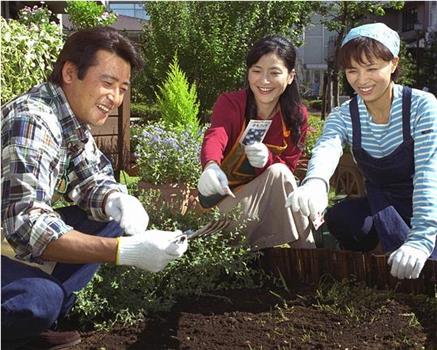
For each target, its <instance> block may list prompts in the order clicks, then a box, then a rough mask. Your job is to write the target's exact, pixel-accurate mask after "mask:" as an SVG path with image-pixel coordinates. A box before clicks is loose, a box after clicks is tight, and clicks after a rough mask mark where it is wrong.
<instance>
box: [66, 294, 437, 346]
mask: <svg viewBox="0 0 437 350" xmlns="http://www.w3.org/2000/svg"><path fill="white" fill-rule="evenodd" d="M374 293H375V297H374V298H373V297H372V298H370V299H369V300H370V301H368V299H367V298H366V305H361V306H359V307H358V308H356V309H350V310H348V309H345V310H343V311H341V312H339V311H338V308H337V309H335V308H334V307H332V308H331V309H330V308H329V305H328V304H326V303H325V304H323V305H324V306H323V307H320V306H317V305H318V302H317V298H316V294H315V291H314V289H312V288H309V287H301V288H299V290H297V291H294V292H293V293H287V296H284V293H282V294H283V295H282V296H281V295H279V294H278V293H275V292H271V291H270V290H269V289H258V290H236V291H225V292H220V293H215V294H210V295H204V296H202V297H192V298H186V299H185V300H181V301H180V302H179V303H178V304H177V305H176V306H175V307H174V308H173V310H172V312H171V313H170V314H168V315H161V316H156V317H154V318H147V319H145V320H144V322H141V323H140V324H137V325H135V326H133V327H121V326H120V327H116V328H114V329H113V330H112V331H111V332H96V331H90V332H82V343H81V344H80V345H78V346H75V347H74V348H73V349H76V350H80V349H96V350H97V349H98V350H112V349H147V350H148V349H152V350H153V349H184V350H185V349H194V350H203V349H205V350H206V349H207V350H213V349H223V350H225V349H226V350H229V349H248V350H251V349H259V350H261V349H262V350H266V349H360V350H361V349H384V350H385V349H437V315H435V314H434V312H431V314H430V310H426V307H425V308H424V307H423V305H422V304H421V303H420V302H419V303H418V302H416V301H415V300H417V297H415V298H413V297H412V296H408V295H396V296H395V295H393V294H390V293H386V292H385V293H384V292H378V291H375V292H374ZM433 310H434V309H433Z"/></svg>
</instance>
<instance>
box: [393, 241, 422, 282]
mask: <svg viewBox="0 0 437 350" xmlns="http://www.w3.org/2000/svg"><path fill="white" fill-rule="evenodd" d="M428 257H429V255H428V254H427V253H425V252H424V251H423V250H420V249H417V248H413V247H410V246H408V245H406V244H403V245H402V246H401V247H400V248H398V249H397V250H395V251H394V252H393V253H391V254H390V257H389V258H388V261H387V262H388V264H389V265H391V271H390V272H391V274H392V276H393V277H397V278H399V279H401V280H402V279H404V278H408V279H412V278H418V277H419V275H420V272H421V271H422V269H423V267H424V266H425V262H426V260H427V259H428Z"/></svg>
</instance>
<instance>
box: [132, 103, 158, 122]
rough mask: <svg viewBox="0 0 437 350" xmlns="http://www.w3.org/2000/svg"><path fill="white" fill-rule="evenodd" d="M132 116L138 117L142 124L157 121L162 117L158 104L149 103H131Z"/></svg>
mask: <svg viewBox="0 0 437 350" xmlns="http://www.w3.org/2000/svg"><path fill="white" fill-rule="evenodd" d="M130 108H131V110H130V115H131V118H138V119H139V123H140V124H144V123H146V122H147V121H157V120H158V119H159V118H160V117H161V113H160V111H159V108H158V106H156V105H154V104H147V103H134V102H133V103H131V107H130Z"/></svg>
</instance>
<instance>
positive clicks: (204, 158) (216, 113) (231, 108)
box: [200, 90, 308, 174]
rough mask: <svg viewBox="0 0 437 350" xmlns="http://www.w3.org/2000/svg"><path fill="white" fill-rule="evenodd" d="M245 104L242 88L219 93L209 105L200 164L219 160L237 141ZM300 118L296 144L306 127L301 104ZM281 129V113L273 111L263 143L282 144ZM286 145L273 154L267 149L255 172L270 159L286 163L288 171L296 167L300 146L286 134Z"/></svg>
mask: <svg viewBox="0 0 437 350" xmlns="http://www.w3.org/2000/svg"><path fill="white" fill-rule="evenodd" d="M245 107H246V90H239V91H236V92H226V93H223V94H221V95H220V96H219V97H218V99H217V101H216V103H215V105H214V108H213V112H212V116H211V126H210V127H209V129H208V130H207V131H206V132H205V136H204V139H203V144H202V150H201V153H200V160H201V163H202V167H205V165H206V163H208V162H209V161H211V160H213V161H215V162H217V163H218V164H221V162H222V160H223V158H224V157H225V156H226V155H227V154H228V152H229V151H230V150H231V148H232V146H233V145H234V144H235V142H236V141H237V138H238V136H239V135H240V132H241V129H242V127H243V125H244V124H245V116H244V113H245ZM301 110H302V113H303V116H304V120H303V123H302V126H301V136H300V139H299V144H301V145H303V143H304V141H305V136H306V133H307V129H308V112H307V109H306V108H305V106H303V105H302V106H301ZM283 139H284V137H283V130H282V121H281V114H280V113H279V111H278V113H276V114H275V115H274V116H273V118H272V124H271V125H270V128H269V130H268V132H267V134H266V136H265V138H264V140H263V143H266V144H272V145H277V146H283ZM286 142H287V145H288V147H287V148H286V149H285V150H284V151H283V152H282V154H280V155H277V154H273V153H272V152H271V151H269V159H268V161H267V164H266V166H265V167H264V168H263V169H258V168H256V171H257V174H260V173H262V172H263V171H264V170H265V169H266V168H268V167H269V166H270V165H272V164H274V163H283V164H286V165H287V166H288V167H289V168H290V170H291V171H294V169H295V168H296V164H297V161H298V160H299V158H300V156H301V154H302V150H301V149H300V148H299V147H297V146H296V145H295V144H294V143H293V142H292V140H291V133H290V136H289V137H287V138H286Z"/></svg>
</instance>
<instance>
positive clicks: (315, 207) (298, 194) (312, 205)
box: [285, 179, 328, 221]
mask: <svg viewBox="0 0 437 350" xmlns="http://www.w3.org/2000/svg"><path fill="white" fill-rule="evenodd" d="M285 206H286V207H289V206H291V210H292V211H294V212H297V211H300V212H301V213H302V214H303V215H304V216H309V217H310V219H311V220H312V221H315V220H317V219H318V218H319V217H320V215H322V213H323V211H324V210H325V209H326V207H327V206H328V192H327V189H326V184H325V182H324V181H323V180H321V179H310V180H308V181H307V182H306V183H305V184H304V185H302V186H300V187H298V188H296V189H295V190H294V191H293V192H292V193H290V195H289V196H288V198H287V201H286V202H285Z"/></svg>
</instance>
